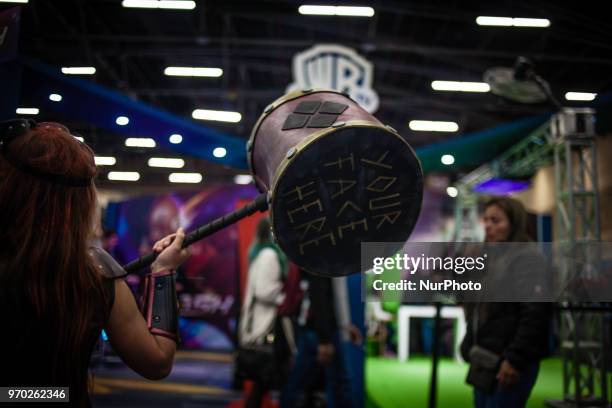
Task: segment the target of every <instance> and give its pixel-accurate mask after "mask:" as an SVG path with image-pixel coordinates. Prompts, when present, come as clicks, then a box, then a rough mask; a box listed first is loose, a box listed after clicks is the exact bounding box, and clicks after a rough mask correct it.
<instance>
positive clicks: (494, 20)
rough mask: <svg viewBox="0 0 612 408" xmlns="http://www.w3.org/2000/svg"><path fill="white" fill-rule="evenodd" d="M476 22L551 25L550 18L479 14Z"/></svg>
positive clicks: (543, 26) (528, 25)
mask: <svg viewBox="0 0 612 408" xmlns="http://www.w3.org/2000/svg"><path fill="white" fill-rule="evenodd" d="M476 24H478V25H479V26H499V27H539V28H545V27H550V20H548V19H546V18H522V17H492V16H478V17H476Z"/></svg>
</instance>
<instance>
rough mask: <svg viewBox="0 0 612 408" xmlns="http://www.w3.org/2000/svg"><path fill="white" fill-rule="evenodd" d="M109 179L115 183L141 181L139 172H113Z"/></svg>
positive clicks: (110, 173)
mask: <svg viewBox="0 0 612 408" xmlns="http://www.w3.org/2000/svg"><path fill="white" fill-rule="evenodd" d="M107 177H108V179H109V180H113V181H138V180H140V173H138V172H137V171H111V172H109V173H108V176H107Z"/></svg>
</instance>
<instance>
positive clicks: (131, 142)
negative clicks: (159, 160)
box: [125, 137, 156, 147]
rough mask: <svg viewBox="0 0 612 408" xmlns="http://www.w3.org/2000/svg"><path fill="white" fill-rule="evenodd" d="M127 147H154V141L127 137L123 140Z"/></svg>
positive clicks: (146, 138)
mask: <svg viewBox="0 0 612 408" xmlns="http://www.w3.org/2000/svg"><path fill="white" fill-rule="evenodd" d="M125 145H126V146H128V147H155V146H156V144H155V140H153V139H151V138H148V137H128V138H127V139H125Z"/></svg>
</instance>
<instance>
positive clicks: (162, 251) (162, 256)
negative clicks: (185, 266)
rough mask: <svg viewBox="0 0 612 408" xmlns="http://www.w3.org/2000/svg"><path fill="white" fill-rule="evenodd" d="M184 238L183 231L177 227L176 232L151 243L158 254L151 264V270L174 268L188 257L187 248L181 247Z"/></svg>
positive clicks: (158, 270)
mask: <svg viewBox="0 0 612 408" xmlns="http://www.w3.org/2000/svg"><path fill="white" fill-rule="evenodd" d="M184 240H185V231H183V229H182V228H179V229H178V230H177V231H176V233H174V234H170V235H168V236H167V237H165V238H162V239H160V240H159V241H157V242H156V243H155V245H153V251H155V252H157V253H158V254H159V256H158V257H157V259H156V260H155V261H154V262H153V264H152V265H151V272H160V271H164V270H174V269H176V268H178V267H179V266H180V265H181V264H182V263H183V262H185V261H186V260H187V258H189V254H190V252H189V250H188V249H187V248H181V247H182V245H183V241H184Z"/></svg>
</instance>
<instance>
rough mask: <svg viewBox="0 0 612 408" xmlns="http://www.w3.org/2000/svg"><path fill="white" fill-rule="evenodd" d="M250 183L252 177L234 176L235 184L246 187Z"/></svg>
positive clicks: (247, 175) (244, 175)
mask: <svg viewBox="0 0 612 408" xmlns="http://www.w3.org/2000/svg"><path fill="white" fill-rule="evenodd" d="M252 181H253V176H251V175H250V174H238V175H237V176H234V183H236V184H242V185H246V184H251V182H252Z"/></svg>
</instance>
